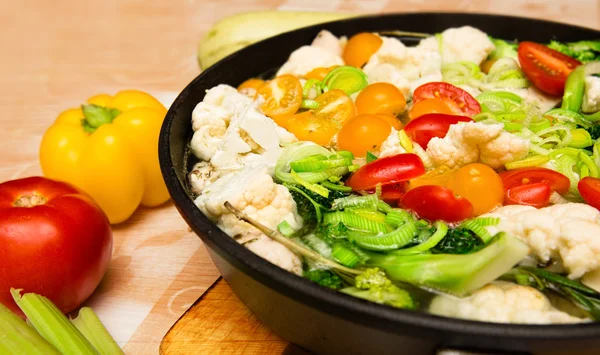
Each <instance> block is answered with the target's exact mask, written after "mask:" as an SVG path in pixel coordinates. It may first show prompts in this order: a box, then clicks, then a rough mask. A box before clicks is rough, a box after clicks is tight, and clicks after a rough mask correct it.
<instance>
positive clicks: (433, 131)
mask: <svg viewBox="0 0 600 355" xmlns="http://www.w3.org/2000/svg"><path fill="white" fill-rule="evenodd" d="M471 121H473V120H472V119H471V118H469V117H465V116H455V115H446V114H443V113H429V114H426V115H423V116H419V117H417V118H415V119H414V120H412V121H410V122H409V123H408V124H407V125H406V126H405V127H404V131H405V132H406V134H407V135H408V136H409V137H410V138H411V139H412V140H413V141H415V142H417V144H419V145H420V146H421V147H422V148H423V149H427V144H428V143H429V141H430V140H431V138H433V137H440V138H444V137H445V136H446V133H448V130H449V129H450V125H453V124H457V123H458V122H471Z"/></svg>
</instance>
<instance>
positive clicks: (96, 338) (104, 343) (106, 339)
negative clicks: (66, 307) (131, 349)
mask: <svg viewBox="0 0 600 355" xmlns="http://www.w3.org/2000/svg"><path fill="white" fill-rule="evenodd" d="M71 322H72V323H73V324H74V325H75V327H77V329H79V331H80V332H81V333H82V334H83V335H84V336H85V338H86V339H87V340H89V341H90V343H92V345H93V346H94V348H96V350H98V352H99V353H100V354H101V355H119V354H124V352H123V351H122V350H121V348H119V345H117V342H116V341H115V340H114V339H113V337H112V336H111V335H110V333H109V332H108V330H106V328H105V327H104V325H103V324H102V322H101V321H100V318H98V316H97V315H96V313H95V312H94V311H93V310H92V309H91V308H90V307H83V308H81V309H80V310H79V314H78V315H77V318H75V319H72V320H71Z"/></svg>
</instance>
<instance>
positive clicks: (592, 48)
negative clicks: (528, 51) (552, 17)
mask: <svg viewBox="0 0 600 355" xmlns="http://www.w3.org/2000/svg"><path fill="white" fill-rule="evenodd" d="M548 47H549V48H552V49H554V50H555V51H559V52H561V53H562V54H565V55H568V56H569V57H573V58H575V59H577V60H578V61H580V62H582V63H587V62H592V61H596V60H600V41H579V42H570V43H562V42H559V41H550V44H548Z"/></svg>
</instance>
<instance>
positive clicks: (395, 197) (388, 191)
mask: <svg viewBox="0 0 600 355" xmlns="http://www.w3.org/2000/svg"><path fill="white" fill-rule="evenodd" d="M406 187H407V183H406V182H399V183H395V184H388V185H383V186H382V187H381V199H382V200H383V201H384V202H385V203H387V204H389V205H392V206H395V205H397V204H398V201H400V200H401V199H402V197H403V196H404V193H405V191H406V190H407V188H406ZM373 192H375V191H374V190H373Z"/></svg>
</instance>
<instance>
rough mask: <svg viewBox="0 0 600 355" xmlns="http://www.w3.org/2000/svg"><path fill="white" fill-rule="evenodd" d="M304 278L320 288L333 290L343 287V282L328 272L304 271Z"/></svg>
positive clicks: (323, 270) (321, 270) (319, 270)
mask: <svg viewBox="0 0 600 355" xmlns="http://www.w3.org/2000/svg"><path fill="white" fill-rule="evenodd" d="M304 277H305V278H307V279H309V280H310V281H312V282H315V283H318V284H319V285H321V286H324V287H329V288H331V289H334V290H338V289H340V288H342V287H344V281H342V279H341V278H340V277H339V276H338V275H336V274H334V273H333V272H331V271H330V270H325V269H314V270H310V271H305V272H304Z"/></svg>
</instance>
